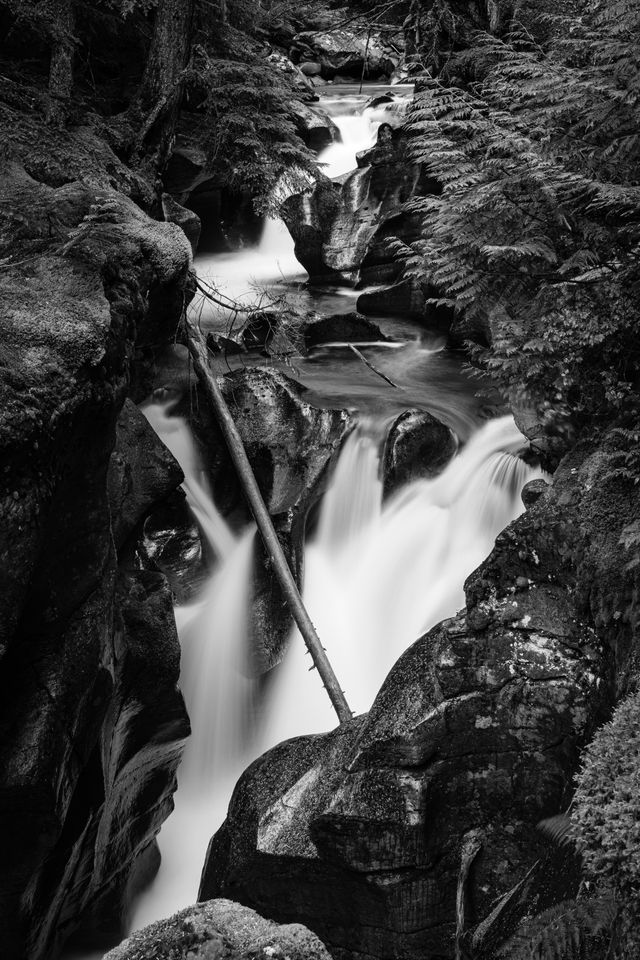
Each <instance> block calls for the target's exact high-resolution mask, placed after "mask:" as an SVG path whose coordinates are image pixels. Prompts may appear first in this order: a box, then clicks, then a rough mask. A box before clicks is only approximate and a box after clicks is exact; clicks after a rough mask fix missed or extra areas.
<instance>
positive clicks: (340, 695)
mask: <svg viewBox="0 0 640 960" xmlns="http://www.w3.org/2000/svg"><path fill="white" fill-rule="evenodd" d="M184 325H185V332H186V338H187V346H188V348H189V353H190V354H191V358H192V360H193V367H194V370H195V372H196V375H197V377H198V379H199V380H200V383H201V384H202V387H203V389H204V391H205V393H206V395H207V399H208V400H209V403H210V404H211V407H212V409H213V413H214V415H215V418H216V420H217V421H218V424H219V426H220V429H221V430H222V435H223V436H224V439H225V442H226V444H227V447H228V449H229V453H230V454H231V459H232V460H233V463H234V465H235V468H236V470H237V471H238V477H239V479H240V483H241V485H242V489H243V491H244V494H245V496H246V498H247V501H248V503H249V506H250V508H251V512H252V513H253V516H254V518H255V521H256V524H257V526H258V530H259V531H260V535H261V537H262V540H263V542H264V545H265V548H266V550H267V553H268V554H269V556H270V557H271V561H272V563H273V569H274V570H275V573H276V576H277V578H278V581H279V583H280V586H281V588H282V592H283V594H284V596H285V599H286V601H287V603H288V604H289V608H290V610H291V613H292V614H293V618H294V620H295V622H296V624H297V626H298V629H299V630H300V633H301V635H302V638H303V640H304V642H305V644H306V646H307V649H308V651H309V653H310V654H311V657H312V659H313V662H314V664H315V666H316V668H317V670H318V673H319V674H320V678H321V680H322V683H323V684H324V687H325V690H326V691H327V693H328V694H329V699H330V700H331V703H332V704H333V708H334V710H335V711H336V714H337V715H338V720H339V721H340V723H346V721H347V720H350V719H351V717H352V713H351V710H350V709H349V704H348V703H347V700H346V697H345V695H344V691H343V690H342V688H341V686H340V684H339V683H338V680H337V677H336V675H335V673H334V672H333V668H332V666H331V663H330V662H329V658H328V657H327V654H326V651H325V649H324V647H323V646H322V644H321V642H320V638H319V637H318V634H317V633H316V629H315V627H314V625H313V623H312V622H311V618H310V617H309V614H308V612H307V609H306V607H305V605H304V603H303V601H302V597H301V596H300V591H299V590H298V586H297V584H296V582H295V580H294V578H293V574H292V573H291V570H290V568H289V564H288V563H287V559H286V557H285V555H284V552H283V550H282V547H281V545H280V541H279V540H278V535H277V533H276V531H275V528H274V526H273V522H272V520H271V516H270V514H269V511H268V510H267V507H266V504H265V502H264V500H263V498H262V494H261V493H260V488H259V487H258V484H257V481H256V478H255V475H254V473H253V469H252V467H251V464H250V463H249V458H248V457H247V453H246V451H245V448H244V444H243V442H242V438H241V436H240V434H239V432H238V428H237V427H236V425H235V422H234V420H233V417H232V416H231V413H230V412H229V408H228V407H227V404H226V401H225V399H224V397H223V395H222V391H221V390H220V387H219V386H218V381H217V380H216V378H215V376H214V375H213V373H212V372H211V368H210V366H209V358H208V354H207V346H206V343H205V341H204V338H203V336H202V333H201V331H200V329H199V328H198V327H197V326H196V325H195V324H194V323H192V322H191V321H190V320H189V319H188V318H185V320H184Z"/></svg>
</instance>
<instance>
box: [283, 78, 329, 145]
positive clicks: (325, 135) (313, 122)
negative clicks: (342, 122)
mask: <svg viewBox="0 0 640 960" xmlns="http://www.w3.org/2000/svg"><path fill="white" fill-rule="evenodd" d="M305 66H309V65H308V64H303V65H302V67H301V69H302V71H303V73H304V67H305ZM309 76H312V74H309ZM291 109H292V110H293V114H294V119H295V123H296V125H297V127H298V132H299V133H300V136H301V137H302V139H303V140H304V142H305V143H306V145H307V146H308V147H310V148H311V150H315V152H316V153H321V152H322V151H323V150H324V149H325V148H326V147H329V146H331V144H332V143H336V142H338V141H339V140H340V139H341V138H340V131H339V130H338V128H337V126H336V125H335V123H334V122H333V120H332V119H331V117H330V116H329V114H328V113H325V112H324V110H320V109H318V108H317V107H309V106H307V105H306V104H304V103H300V102H299V101H294V102H293V103H292V104H291Z"/></svg>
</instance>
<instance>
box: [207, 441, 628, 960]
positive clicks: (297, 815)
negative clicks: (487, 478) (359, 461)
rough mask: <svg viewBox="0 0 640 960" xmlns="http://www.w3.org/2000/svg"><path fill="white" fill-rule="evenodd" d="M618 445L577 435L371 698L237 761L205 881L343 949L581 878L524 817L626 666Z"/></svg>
mask: <svg viewBox="0 0 640 960" xmlns="http://www.w3.org/2000/svg"><path fill="white" fill-rule="evenodd" d="M616 462H617V461H616V438H615V435H612V436H610V437H609V439H608V440H607V443H606V444H605V446H604V447H603V448H595V447H594V445H593V444H590V443H583V444H582V445H580V446H578V448H576V450H575V451H573V452H572V454H570V455H569V456H568V457H567V458H566V459H565V460H564V461H563V463H562V465H561V467H560V468H559V470H558V472H557V474H556V477H555V481H554V484H553V486H552V487H547V486H546V485H545V484H544V482H543V481H536V482H535V483H534V484H533V485H530V486H529V487H527V488H525V497H526V502H527V504H528V510H527V512H526V513H525V514H524V515H523V516H522V517H521V518H520V519H519V520H518V521H516V522H515V523H514V524H512V525H511V526H510V527H508V528H507V529H506V530H505V531H504V533H503V534H501V536H500V537H499V538H498V540H497V541H496V546H495V549H494V551H493V553H492V554H491V555H490V557H489V558H488V560H487V561H486V562H485V563H484V564H483V565H482V566H481V567H480V568H479V570H478V571H476V573H474V574H473V575H472V576H471V577H470V578H469V580H468V581H467V584H466V600H467V603H466V609H465V610H463V611H462V612H461V613H460V614H459V615H458V616H457V617H454V618H453V619H451V620H448V621H445V622H444V623H442V624H440V625H439V626H437V627H436V628H434V629H433V630H432V631H430V632H429V633H428V634H427V635H426V636H425V637H423V638H421V639H420V640H418V641H417V642H416V643H415V644H414V645H413V646H412V647H411V648H410V649H409V650H408V651H407V652H406V653H405V654H404V655H403V656H402V657H401V658H400V660H399V661H398V663H397V664H396V666H395V667H394V669H393V670H392V671H391V673H390V675H389V677H388V678H387V680H386V681H385V683H384V685H383V687H382V689H381V691H380V693H379V694H378V697H377V698H376V701H375V703H374V705H373V707H372V709H371V711H370V712H369V714H368V715H365V716H364V717H361V718H357V719H355V720H354V721H352V723H351V724H347V725H345V726H344V727H342V728H339V729H338V730H336V731H334V732H333V733H329V734H327V735H324V736H316V737H303V738H299V739H297V740H292V741H289V742H287V743H285V744H281V745H280V746H279V747H277V748H276V749H275V750H273V751H271V752H270V753H268V754H266V755H265V757H263V758H261V759H260V760H258V761H257V762H256V763H255V764H254V765H253V766H252V767H250V768H249V770H248V771H247V772H246V773H245V775H244V777H243V778H242V780H241V781H240V782H239V784H238V786H237V788H236V791H235V794H234V797H233V800H232V802H231V805H230V809H229V815H228V818H227V821H226V822H225V824H224V825H223V827H222V828H221V830H220V831H219V832H218V834H216V836H215V837H214V838H213V840H212V843H211V847H210V850H209V854H208V859H207V864H206V866H205V871H204V874H203V882H202V888H201V894H200V895H201V897H202V898H209V897H212V896H220V895H223V896H229V897H232V898H233V899H235V900H238V901H240V902H242V903H245V904H247V905H250V906H253V907H255V908H256V909H258V910H259V911H260V912H262V913H263V914H264V915H266V916H270V917H272V918H274V919H277V920H279V921H293V920H296V919H299V920H301V921H302V920H304V922H305V923H306V924H307V925H308V926H309V927H310V928H311V929H313V930H315V932H316V933H318V935H319V936H320V937H321V939H323V941H324V942H325V943H326V944H327V946H328V948H329V950H330V951H331V953H332V955H333V956H334V957H336V958H338V960H347V958H349V960H354V958H372V957H376V958H380V960H383V958H384V960H387V958H391V957H403V958H406V960H409V958H415V960H435V958H442V960H444V958H447V960H449V958H453V957H454V956H460V955H465V954H464V951H466V950H468V949H470V946H471V944H472V943H473V949H474V950H475V951H476V952H478V953H479V952H480V951H481V950H482V949H484V947H485V946H486V945H487V944H490V943H491V941H492V937H494V938H495V937H496V936H497V937H498V939H499V940H501V939H504V938H505V937H506V936H508V934H509V932H510V931H511V930H512V929H513V927H514V925H515V924H516V923H517V921H518V919H519V918H520V917H521V916H522V915H523V913H524V912H525V911H526V910H527V909H528V910H533V911H535V910H536V909H540V908H544V907H545V906H547V905H548V904H549V903H550V902H551V901H553V900H554V899H562V898H563V897H566V896H568V895H571V894H572V893H573V892H575V885H576V869H575V864H573V863H571V862H570V861H569V862H568V861H567V859H566V857H565V856H564V855H562V854H560V853H558V852H557V851H556V850H555V849H554V848H552V847H550V846H549V845H548V844H547V842H546V841H545V840H544V839H543V837H542V835H541V834H540V833H539V832H538V831H537V830H536V824H537V823H538V821H539V820H540V819H541V818H543V817H546V816H550V815H553V814H556V813H558V812H560V811H562V810H564V809H566V806H567V804H568V802H569V800H570V797H571V790H572V777H573V774H574V772H575V770H576V766H577V763H578V757H579V753H580V749H581V747H582V745H583V744H584V743H585V742H586V740H588V738H589V737H590V735H591V734H592V731H593V730H594V728H595V727H596V726H597V725H598V724H599V723H600V722H601V721H602V719H603V718H604V717H606V715H607V713H608V711H609V710H610V708H611V704H612V703H613V701H614V699H615V697H616V695H617V694H618V693H619V692H620V691H621V690H623V689H624V688H625V684H626V682H627V677H628V675H629V671H630V670H631V669H637V661H638V650H637V643H634V640H633V638H634V636H635V637H637V627H638V616H639V611H638V602H637V598H638V586H639V572H638V565H637V559H636V560H634V556H635V554H634V553H633V550H634V548H633V542H635V541H633V536H632V534H633V531H634V530H637V525H638V518H639V517H640V494H639V492H638V490H637V488H633V484H630V483H629V481H628V480H626V479H624V477H623V476H622V475H620V473H619V472H618V473H616V471H615V463H616ZM632 541H633V542H632ZM624 544H628V546H627V547H623V546H622V545H624ZM550 878H551V879H550ZM523 891H526V895H524V894H523ZM500 898H501V899H500ZM461 951H462V953H461ZM474 955H475V954H474Z"/></svg>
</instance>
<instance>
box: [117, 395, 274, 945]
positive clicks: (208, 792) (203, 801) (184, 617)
mask: <svg viewBox="0 0 640 960" xmlns="http://www.w3.org/2000/svg"><path fill="white" fill-rule="evenodd" d="M170 408H171V402H164V403H152V404H148V405H147V406H145V407H144V408H143V412H144V414H145V415H146V417H147V419H148V420H149V422H150V423H151V425H152V426H153V427H154V429H155V430H156V432H157V433H158V435H159V436H160V437H161V439H162V440H163V441H164V443H165V444H166V445H167V446H168V447H169V449H170V450H171V452H172V453H173V455H174V456H175V458H176V460H178V463H179V464H180V466H181V467H182V470H183V472H184V474H185V479H184V482H183V488H184V490H185V493H186V496H187V503H188V504H189V507H190V508H191V510H192V512H193V514H194V516H195V518H196V519H197V521H198V523H199V524H200V526H201V529H202V531H203V533H204V534H205V536H206V538H207V541H208V543H209V545H210V547H211V548H212V550H213V552H214V554H215V555H217V557H218V558H219V562H218V563H217V565H216V566H215V567H214V568H213V571H212V573H211V575H210V577H209V580H208V582H207V584H206V585H205V587H204V589H203V592H202V595H201V596H200V598H199V599H198V600H197V601H196V602H195V603H191V604H189V605H186V606H182V607H176V609H175V617H176V626H177V628H178V636H179V638H180V646H181V671H180V688H181V690H182V693H183V695H184V698H185V702H186V705H187V710H188V713H189V718H190V720H191V726H192V734H191V736H190V737H189V739H188V741H187V744H186V748H185V753H184V758H183V761H182V764H181V767H180V770H179V773H178V783H179V790H178V792H177V793H176V797H175V810H174V812H173V814H172V816H171V817H170V818H169V819H168V820H167V822H166V823H165V824H164V826H163V828H162V831H161V833H160V837H159V844H160V850H161V854H162V862H161V867H160V871H159V873H158V875H157V877H156V879H155V880H154V882H153V884H152V885H151V887H150V888H149V889H148V890H147V891H146V892H145V893H144V894H143V895H142V897H141V898H140V900H139V902H138V904H137V905H136V910H135V915H134V920H133V926H132V928H133V929H138V928H139V927H142V926H145V925H146V924H147V923H151V922H152V921H153V920H158V919H161V918H162V917H165V916H168V915H169V914H171V913H174V912H175V911H176V910H179V909H180V908H181V907H185V906H188V905H189V904H191V903H194V902H195V899H196V896H197V892H198V884H199V881H200V872H201V869H202V861H203V858H204V853H205V851H206V849H207V844H208V842H209V839H210V837H211V835H212V834H213V833H214V832H215V831H216V830H217V828H218V827H219V826H220V824H221V823H222V821H223V819H224V816H225V813H226V806H227V802H228V797H229V795H230V792H231V789H232V787H233V784H234V783H235V782H236V780H237V779H238V777H239V776H240V773H241V772H242V770H243V769H244V767H245V766H246V764H247V763H248V762H249V761H250V759H252V758H251V756H250V755H249V753H248V749H249V744H250V742H251V733H252V731H251V727H252V724H253V713H254V695H255V687H256V684H255V681H253V680H251V679H249V678H248V677H247V675H246V668H247V663H248V649H247V634H248V630H247V621H248V616H249V609H250V604H251V591H250V585H251V576H252V570H253V541H254V536H255V527H254V525H253V524H251V525H250V526H249V527H247V529H246V530H245V531H244V532H243V533H242V535H241V536H240V537H238V538H236V537H235V536H234V535H233V533H232V532H231V530H230V529H229V527H228V526H227V524H226V523H225V521H224V520H223V518H222V517H221V515H220V513H219V512H218V510H217V509H216V507H215V505H214V503H213V500H212V499H211V491H210V488H209V484H208V482H207V480H206V476H205V473H204V469H203V466H202V463H201V462H200V458H199V456H198V451H197V449H196V446H195V443H194V440H193V436H192V434H191V431H190V430H189V427H188V425H187V423H186V422H185V420H184V419H183V418H181V417H171V416H169V415H168V413H169V411H170Z"/></svg>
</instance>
